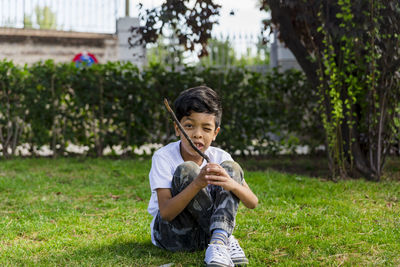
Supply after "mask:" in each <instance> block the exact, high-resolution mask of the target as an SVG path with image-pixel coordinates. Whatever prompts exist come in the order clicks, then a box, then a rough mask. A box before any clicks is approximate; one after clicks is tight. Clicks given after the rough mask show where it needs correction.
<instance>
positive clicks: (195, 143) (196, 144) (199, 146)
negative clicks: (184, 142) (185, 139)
mask: <svg viewBox="0 0 400 267" xmlns="http://www.w3.org/2000/svg"><path fill="white" fill-rule="evenodd" d="M194 145H195V146H196V147H197V148H198V149H200V150H201V149H202V148H203V147H204V145H203V144H202V143H197V142H194Z"/></svg>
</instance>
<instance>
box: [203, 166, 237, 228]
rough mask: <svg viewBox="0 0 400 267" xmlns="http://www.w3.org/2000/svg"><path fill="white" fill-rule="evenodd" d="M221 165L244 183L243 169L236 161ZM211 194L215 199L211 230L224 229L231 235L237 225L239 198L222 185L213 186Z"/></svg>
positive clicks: (233, 177)
mask: <svg viewBox="0 0 400 267" xmlns="http://www.w3.org/2000/svg"><path fill="white" fill-rule="evenodd" d="M221 166H222V167H223V168H224V169H225V170H226V172H227V173H228V174H229V176H230V177H231V178H232V179H234V180H235V181H236V182H238V183H239V184H243V179H244V178H243V176H244V175H243V170H242V168H241V167H240V165H239V164H238V163H236V162H234V161H224V162H222V163H221ZM211 196H212V198H213V199H214V205H215V210H214V213H213V215H212V216H211V220H210V223H211V225H210V232H211V233H212V232H213V231H214V230H215V229H222V230H224V231H226V232H227V234H228V235H231V234H232V232H233V229H234V227H235V218H236V213H237V210H238V206H239V198H238V197H237V196H235V195H234V194H233V193H231V192H229V191H226V190H225V189H223V188H222V187H220V186H212V187H211Z"/></svg>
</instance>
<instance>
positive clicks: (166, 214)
mask: <svg viewBox="0 0 400 267" xmlns="http://www.w3.org/2000/svg"><path fill="white" fill-rule="evenodd" d="M207 184H208V183H207V181H206V180H205V170H204V168H203V169H202V170H201V171H200V173H199V175H198V176H197V178H196V179H194V180H193V182H191V183H190V184H189V185H188V186H187V187H186V188H185V189H184V190H183V191H182V192H180V193H179V194H177V195H176V196H174V197H172V195H171V189H170V188H158V189H156V191H157V198H158V208H159V210H160V215H161V218H162V219H163V220H166V221H172V220H173V219H174V218H175V217H176V216H178V214H179V213H181V212H182V211H183V210H184V209H185V208H186V206H187V205H188V204H189V202H190V201H191V200H192V199H193V198H194V197H195V196H196V194H197V193H198V192H199V191H200V190H201V189H202V188H204V187H206V186H207Z"/></svg>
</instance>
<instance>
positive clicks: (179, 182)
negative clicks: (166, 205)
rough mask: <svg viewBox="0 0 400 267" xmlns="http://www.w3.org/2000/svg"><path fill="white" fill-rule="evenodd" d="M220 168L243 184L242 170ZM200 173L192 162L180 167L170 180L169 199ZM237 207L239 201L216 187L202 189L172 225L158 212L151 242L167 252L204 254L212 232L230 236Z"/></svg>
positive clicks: (228, 164) (228, 163)
mask: <svg viewBox="0 0 400 267" xmlns="http://www.w3.org/2000/svg"><path fill="white" fill-rule="evenodd" d="M221 166H222V167H223V168H224V169H225V170H226V172H227V173H228V174H229V176H230V177H231V178H232V179H234V180H235V181H237V182H238V183H240V184H242V183H243V170H242V168H241V167H240V165H239V164H237V163H236V162H233V161H224V162H223V163H221ZM199 172H200V168H199V166H198V165H197V164H196V163H194V162H191V161H186V162H184V163H182V164H181V165H179V166H178V168H177V169H176V171H175V173H174V177H173V179H172V187H171V194H172V196H176V195H177V194H178V193H179V192H181V191H182V190H183V189H185V188H186V186H188V185H189V184H190V183H191V182H192V181H193V180H194V179H195V178H196V177H197V175H198V174H199ZM238 206H239V199H238V198H237V197H236V196H235V195H234V194H233V193H231V192H230V191H226V190H224V189H223V188H222V187H221V186H216V185H211V186H208V187H205V188H203V189H202V190H201V191H199V193H198V194H197V195H196V196H195V197H194V198H193V199H192V200H191V201H190V202H189V204H188V205H187V206H186V208H185V209H184V210H183V211H182V212H181V213H180V214H179V215H178V216H176V217H175V219H173V220H172V221H170V222H168V221H164V220H163V219H162V218H161V216H160V212H158V214H157V217H156V219H155V222H154V228H153V234H154V239H155V241H156V243H157V245H158V246H159V247H161V248H164V249H167V250H170V251H195V250H203V249H205V248H206V247H207V245H208V243H209V242H210V238H211V233H212V231H213V230H214V229H223V230H225V231H226V232H227V233H228V234H229V235H231V234H232V232H233V229H234V227H235V217H236V213H237V210H238Z"/></svg>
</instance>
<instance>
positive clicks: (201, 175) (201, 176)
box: [193, 165, 208, 189]
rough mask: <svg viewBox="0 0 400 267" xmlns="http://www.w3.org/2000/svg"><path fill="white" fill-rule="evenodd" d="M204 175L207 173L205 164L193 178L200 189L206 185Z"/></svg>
mask: <svg viewBox="0 0 400 267" xmlns="http://www.w3.org/2000/svg"><path fill="white" fill-rule="evenodd" d="M206 175H207V165H206V166H204V167H203V168H202V169H201V170H200V173H199V175H197V177H196V179H194V181H193V182H194V183H195V184H196V185H197V186H198V187H199V188H201V189H203V188H204V187H206V186H207V185H208V181H207V179H206Z"/></svg>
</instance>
